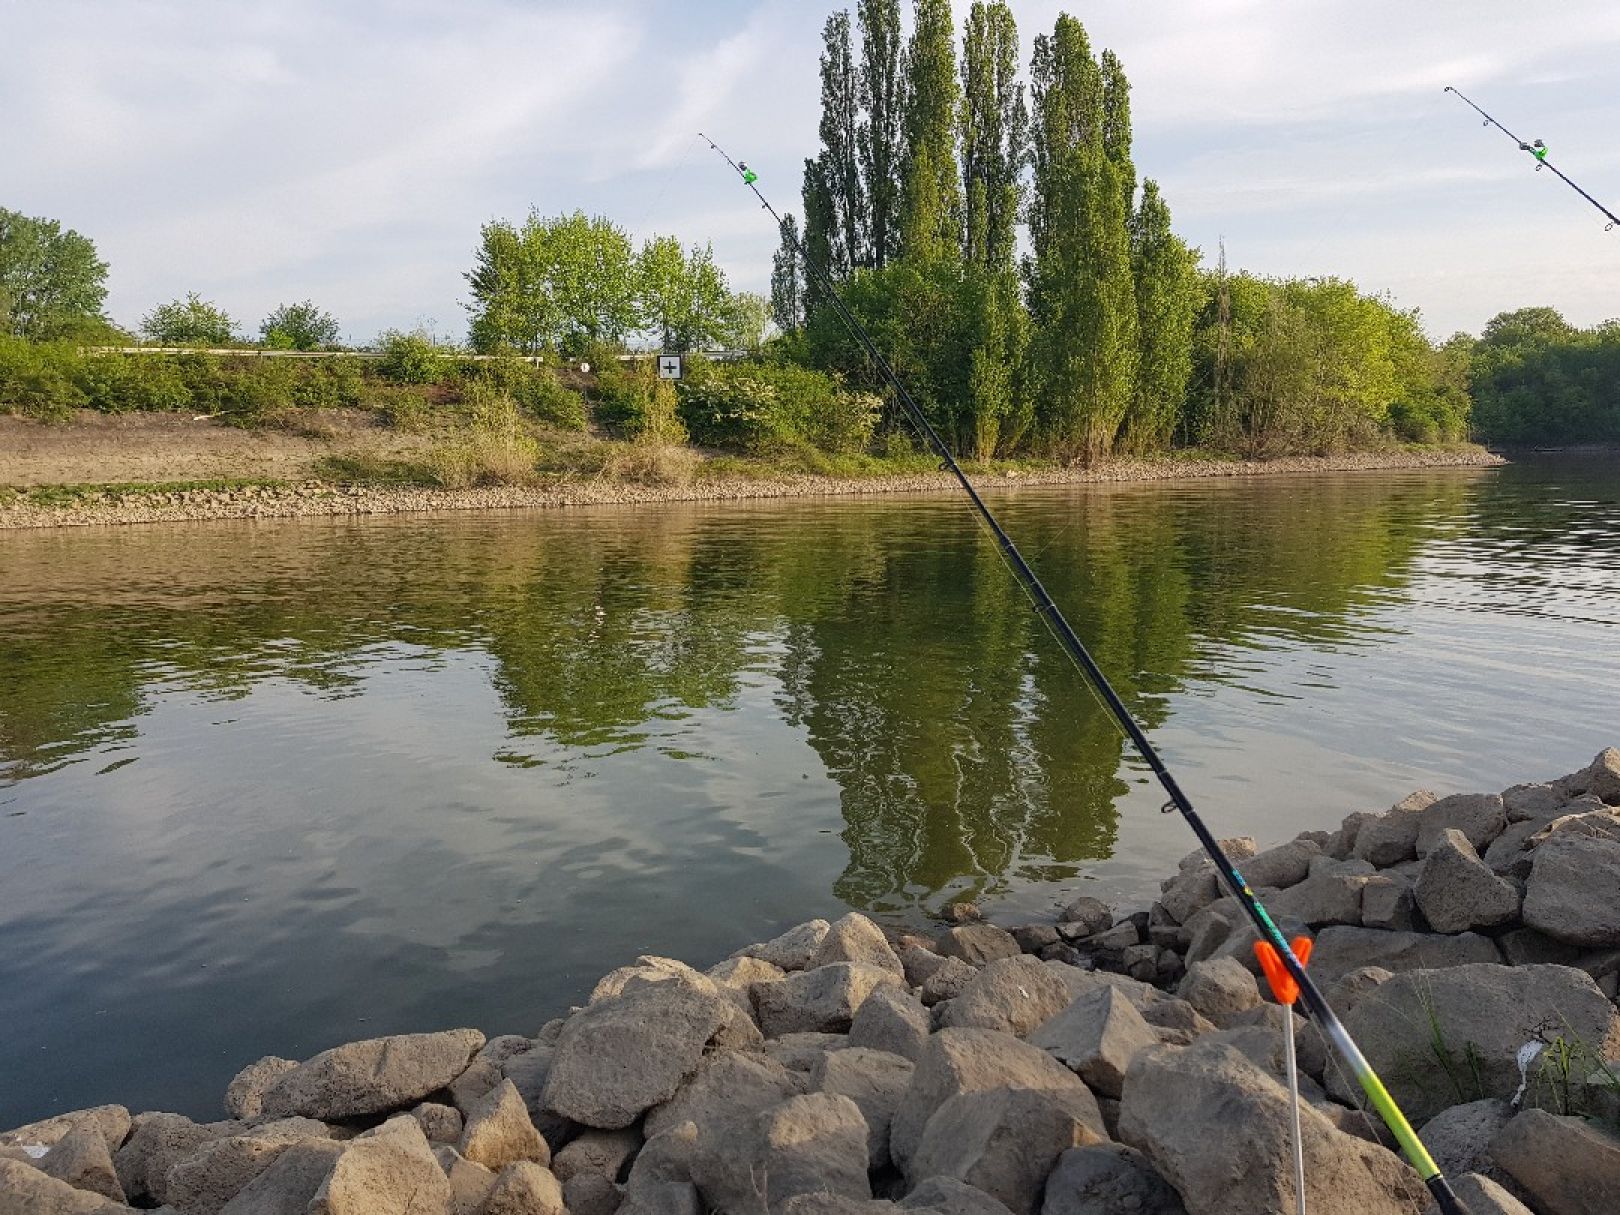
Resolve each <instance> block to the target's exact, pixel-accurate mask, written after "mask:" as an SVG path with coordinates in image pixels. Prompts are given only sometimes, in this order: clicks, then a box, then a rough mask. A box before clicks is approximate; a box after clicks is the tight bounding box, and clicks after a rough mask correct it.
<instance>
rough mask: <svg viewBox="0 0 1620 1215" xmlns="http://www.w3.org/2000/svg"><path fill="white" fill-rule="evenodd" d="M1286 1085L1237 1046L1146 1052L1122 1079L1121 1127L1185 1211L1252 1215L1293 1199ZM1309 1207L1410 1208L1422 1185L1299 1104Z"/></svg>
mask: <svg viewBox="0 0 1620 1215" xmlns="http://www.w3.org/2000/svg"><path fill="white" fill-rule="evenodd" d="M1292 1105H1293V1103H1292V1100H1291V1098H1290V1096H1289V1094H1288V1090H1287V1089H1286V1088H1285V1087H1284V1086H1283V1085H1281V1084H1279V1083H1278V1082H1277V1081H1276V1080H1274V1079H1272V1077H1270V1076H1269V1075H1267V1074H1266V1073H1265V1072H1264V1071H1262V1070H1261V1069H1260V1068H1258V1067H1256V1066H1255V1065H1254V1064H1253V1063H1252V1062H1250V1061H1249V1060H1248V1059H1247V1058H1245V1057H1244V1056H1243V1055H1242V1054H1241V1053H1240V1052H1239V1051H1237V1050H1236V1049H1234V1048H1233V1047H1231V1046H1229V1045H1227V1044H1225V1043H1222V1042H1218V1041H1212V1040H1205V1041H1200V1042H1195V1043H1194V1044H1193V1045H1191V1046H1189V1047H1186V1048H1183V1049H1179V1050H1178V1049H1175V1048H1172V1047H1163V1046H1159V1047H1154V1048H1152V1049H1150V1050H1146V1051H1143V1052H1142V1053H1141V1054H1139V1055H1138V1056H1137V1057H1136V1060H1135V1062H1133V1063H1132V1064H1131V1068H1130V1071H1129V1073H1127V1075H1126V1078H1125V1097H1124V1100H1123V1102H1122V1103H1121V1106H1120V1122H1119V1129H1120V1135H1121V1137H1122V1138H1123V1139H1124V1140H1125V1142H1126V1143H1127V1144H1129V1145H1130V1146H1132V1147H1135V1148H1137V1149H1139V1150H1141V1151H1142V1152H1144V1153H1145V1154H1146V1155H1147V1157H1148V1159H1149V1160H1150V1161H1151V1162H1152V1164H1153V1166H1154V1167H1155V1168H1156V1169H1157V1170H1158V1171H1159V1173H1160V1174H1161V1175H1162V1176H1163V1177H1164V1178H1165V1179H1166V1180H1167V1181H1169V1183H1170V1184H1171V1185H1172V1186H1174V1188H1175V1189H1176V1190H1177V1191H1178V1192H1179V1193H1180V1194H1181V1196H1182V1199H1183V1201H1184V1202H1185V1203H1186V1204H1187V1211H1188V1213H1189V1215H1239V1213H1241V1215H1251V1213H1252V1212H1255V1211H1287V1210H1292V1209H1293V1205H1294V1176H1293V1164H1292V1154H1291V1150H1290V1144H1291V1143H1292V1125H1291V1109H1292ZM1299 1119H1300V1126H1301V1130H1302V1143H1303V1148H1304V1154H1305V1179H1306V1187H1307V1194H1306V1208H1307V1209H1308V1210H1314V1211H1324V1212H1325V1211H1353V1212H1356V1213H1357V1215H1414V1213H1415V1212H1416V1211H1418V1210H1421V1208H1422V1204H1423V1202H1424V1201H1425V1198H1426V1194H1427V1191H1426V1190H1425V1189H1424V1187H1423V1183H1422V1182H1421V1181H1419V1180H1418V1176H1417V1174H1416V1173H1414V1172H1413V1171H1412V1170H1411V1169H1409V1168H1408V1167H1407V1166H1406V1165H1405V1164H1403V1163H1402V1162H1401V1161H1400V1159H1399V1158H1398V1157H1397V1156H1395V1155H1393V1154H1392V1153H1390V1152H1388V1151H1386V1150H1385V1149H1384V1148H1382V1147H1379V1146H1376V1145H1374V1144H1370V1143H1367V1142H1366V1141H1364V1140H1361V1139H1357V1138H1354V1137H1352V1136H1350V1135H1347V1134H1344V1133H1343V1132H1342V1131H1339V1130H1338V1129H1336V1128H1335V1127H1334V1125H1333V1124H1332V1123H1331V1122H1330V1121H1329V1120H1328V1119H1327V1118H1326V1117H1325V1116H1324V1115H1322V1114H1321V1113H1319V1112H1318V1111H1317V1110H1316V1109H1314V1108H1312V1107H1311V1106H1309V1105H1302V1106H1301V1107H1300V1109H1299Z"/></svg>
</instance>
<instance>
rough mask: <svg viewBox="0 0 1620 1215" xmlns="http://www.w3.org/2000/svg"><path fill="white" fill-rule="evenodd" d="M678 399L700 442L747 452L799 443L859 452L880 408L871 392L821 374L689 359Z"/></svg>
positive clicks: (788, 367)
mask: <svg viewBox="0 0 1620 1215" xmlns="http://www.w3.org/2000/svg"><path fill="white" fill-rule="evenodd" d="M680 398H681V417H682V419H683V420H684V421H685V423H686V425H687V427H688V428H689V429H690V431H691V432H692V435H693V436H694V437H695V438H696V439H697V441H698V442H700V443H707V444H709V445H711V446H714V447H725V448H732V449H735V450H740V451H750V452H770V451H778V450H784V449H786V448H789V447H792V446H795V445H797V444H804V443H809V444H812V445H814V446H816V447H819V448H822V449H824V450H826V451H835V452H851V451H860V450H862V449H864V448H865V447H866V446H867V445H868V444H869V443H870V442H871V440H872V431H873V429H874V428H875V427H876V426H877V421H878V417H879V415H880V414H881V412H882V402H881V401H880V400H879V399H878V398H877V397H876V396H873V395H872V394H870V393H861V392H849V391H846V390H845V389H843V388H842V387H841V386H840V385H839V383H838V381H837V380H835V379H834V378H833V377H832V376H829V375H827V374H825V373H824V372H820V371H813V370H810V369H809V368H805V367H796V366H793V365H791V364H772V363H739V364H734V365H728V366H722V365H718V364H713V363H707V362H704V361H700V360H693V361H692V363H691V375H690V377H689V378H688V379H686V380H683V381H682V382H681V387H680Z"/></svg>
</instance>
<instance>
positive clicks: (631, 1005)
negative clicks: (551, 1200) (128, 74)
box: [520, 967, 832, 1130]
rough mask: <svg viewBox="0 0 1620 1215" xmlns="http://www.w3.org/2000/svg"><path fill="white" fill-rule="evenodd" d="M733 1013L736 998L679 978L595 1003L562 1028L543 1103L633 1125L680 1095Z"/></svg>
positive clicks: (565, 1112)
mask: <svg viewBox="0 0 1620 1215" xmlns="http://www.w3.org/2000/svg"><path fill="white" fill-rule="evenodd" d="M828 969H832V968H830V967H829V968H828ZM771 986H780V984H772V985H771ZM733 1015H734V1006H733V1005H731V1004H730V1003H728V1002H726V1001H724V1000H722V999H720V998H718V997H715V996H711V995H706V994H704V993H703V992H700V991H696V990H694V989H693V988H690V987H687V986H685V985H684V984H680V983H658V984H653V985H651V986H647V987H642V988H638V989H637V990H635V991H629V992H626V993H624V994H623V995H621V996H619V997H617V998H615V999H612V1000H605V1001H603V1002H602V1003H600V1004H593V1005H592V1006H591V1007H589V1008H586V1009H584V1010H583V1011H581V1012H578V1013H576V1014H574V1016H572V1017H571V1018H569V1021H568V1024H567V1025H565V1026H564V1027H563V1030H562V1034H561V1035H560V1036H559V1037H558V1039H557V1047H556V1051H555V1053H554V1054H553V1055H552V1058H551V1067H550V1070H549V1072H548V1074H547V1076H546V1081H545V1087H544V1088H543V1089H542V1091H541V1095H540V1100H541V1104H542V1106H543V1107H544V1108H545V1109H547V1110H550V1111H551V1112H553V1113H556V1114H561V1115H562V1116H563V1117H565V1118H569V1119H572V1120H573V1121H575V1122H580V1123H583V1124H584V1125H586V1126H594V1127H598V1128H600V1129H602V1130H618V1129H619V1128H620V1127H626V1126H629V1125H630V1124H631V1123H632V1122H634V1121H635V1120H636V1119H637V1117H639V1116H640V1115H641V1113H642V1111H643V1110H646V1109H650V1108H651V1107H652V1106H654V1105H657V1104H659V1103H660V1102H662V1101H668V1100H669V1099H670V1098H671V1097H672V1096H674V1095H675V1090H676V1089H677V1088H679V1087H680V1084H681V1081H682V1080H684V1079H686V1077H687V1076H689V1075H691V1074H692V1072H693V1071H695V1070H696V1068H697V1065H698V1062H699V1060H701V1059H702V1057H703V1048H704V1047H705V1046H707V1045H708V1044H709V1043H710V1042H711V1041H713V1040H714V1039H715V1037H716V1035H718V1034H719V1033H720V1031H721V1029H722V1028H723V1027H724V1026H726V1025H727V1024H728V1023H729V1021H730V1019H731V1017H732V1016H733ZM531 1053H533V1052H531ZM524 1057H527V1056H520V1058H524Z"/></svg>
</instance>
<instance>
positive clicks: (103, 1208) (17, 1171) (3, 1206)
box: [0, 1157, 127, 1215]
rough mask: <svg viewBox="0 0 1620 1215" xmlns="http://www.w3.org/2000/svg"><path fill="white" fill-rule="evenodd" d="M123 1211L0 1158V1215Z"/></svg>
mask: <svg viewBox="0 0 1620 1215" xmlns="http://www.w3.org/2000/svg"><path fill="white" fill-rule="evenodd" d="M126 1209H127V1208H125V1207H122V1206H120V1205H119V1204H117V1203H115V1202H112V1201H110V1200H109V1199H107V1198H105V1197H103V1196H102V1195H100V1194H92V1193H90V1192H89V1191H88V1190H76V1189H74V1188H73V1187H72V1186H70V1185H69V1184H68V1183H67V1182H65V1181H58V1180H57V1179H56V1178H54V1177H48V1176H46V1175H45V1174H44V1173H42V1172H40V1171H39V1170H38V1169H36V1168H34V1167H33V1165H29V1164H24V1163H22V1161H20V1160H7V1159H5V1158H4V1157H0V1215H114V1213H115V1212H123V1211H125V1210H126Z"/></svg>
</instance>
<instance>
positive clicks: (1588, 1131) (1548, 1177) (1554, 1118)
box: [1491, 1110, 1620, 1215]
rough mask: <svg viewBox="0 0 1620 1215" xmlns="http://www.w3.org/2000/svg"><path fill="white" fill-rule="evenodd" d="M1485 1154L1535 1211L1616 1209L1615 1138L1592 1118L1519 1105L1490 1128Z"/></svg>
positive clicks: (1619, 1183)
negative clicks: (1518, 1111)
mask: <svg viewBox="0 0 1620 1215" xmlns="http://www.w3.org/2000/svg"><path fill="white" fill-rule="evenodd" d="M1491 1156H1492V1158H1493V1159H1494V1160H1495V1161H1496V1163H1497V1165H1498V1166H1499V1167H1500V1168H1502V1169H1505V1170H1506V1171H1507V1173H1508V1175H1509V1176H1511V1177H1512V1178H1513V1180H1514V1181H1515V1182H1517V1183H1518V1184H1519V1186H1520V1187H1521V1188H1522V1189H1523V1191H1524V1193H1525V1195H1526V1196H1527V1198H1528V1199H1529V1203H1530V1205H1531V1206H1532V1207H1534V1208H1535V1210H1536V1211H1538V1212H1540V1213H1541V1215H1595V1213H1596V1212H1598V1211H1616V1210H1620V1138H1617V1137H1616V1136H1615V1135H1614V1134H1613V1133H1612V1132H1611V1131H1607V1130H1604V1129H1603V1128H1601V1127H1599V1126H1597V1125H1596V1124H1595V1123H1591V1122H1588V1121H1586V1120H1585V1119H1583V1118H1568V1117H1559V1116H1558V1115H1556V1114H1549V1113H1547V1112H1546V1111H1545V1110H1525V1111H1524V1112H1523V1113H1521V1114H1519V1115H1517V1116H1516V1117H1515V1118H1514V1119H1513V1120H1512V1121H1511V1122H1509V1123H1508V1124H1507V1125H1506V1126H1505V1127H1503V1128H1502V1129H1501V1130H1500V1131H1498V1132H1497V1133H1496V1137H1495V1138H1493V1139H1492V1140H1491Z"/></svg>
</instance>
